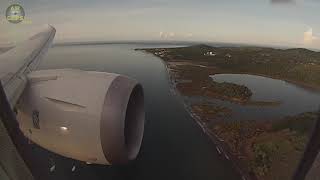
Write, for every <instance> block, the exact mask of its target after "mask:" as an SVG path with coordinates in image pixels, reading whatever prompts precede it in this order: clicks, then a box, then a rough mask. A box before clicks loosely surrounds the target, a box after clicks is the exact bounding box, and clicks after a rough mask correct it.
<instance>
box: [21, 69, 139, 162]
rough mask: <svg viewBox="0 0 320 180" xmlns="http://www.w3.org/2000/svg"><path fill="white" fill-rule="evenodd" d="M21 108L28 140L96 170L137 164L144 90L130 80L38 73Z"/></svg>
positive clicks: (99, 74)
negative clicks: (111, 165) (108, 166)
mask: <svg viewBox="0 0 320 180" xmlns="http://www.w3.org/2000/svg"><path fill="white" fill-rule="evenodd" d="M27 78H28V84H27V87H26V89H25V90H24V93H23V94H22V97H21V98H20V101H19V104H18V106H17V109H18V114H17V119H18V122H19V126H20V129H21V130H22V132H23V133H24V135H25V136H26V137H27V138H29V139H30V140H31V141H33V142H34V143H36V144H38V145H40V146H41V147H43V148H45V149H48V150H49V151H52V152H55V153H57V154H60V155H62V156H65V157H69V158H73V159H77V160H80V161H84V162H88V163H94V164H108V165H109V164H126V163H128V162H129V161H130V160H133V159H135V158H136V156H137V154H138V153H139V149H140V146H141V142H142V137H143V131H144V119H145V112H144V95H143V88H142V86H141V85H140V84H139V83H138V82H137V81H136V80H134V79H131V78H129V77H126V76H122V75H118V74H112V73H105V72H93V71H81V70H73V69H56V70H40V71H33V72H31V73H29V74H28V77H27Z"/></svg>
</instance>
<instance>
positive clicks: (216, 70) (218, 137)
mask: <svg viewBox="0 0 320 180" xmlns="http://www.w3.org/2000/svg"><path fill="white" fill-rule="evenodd" d="M141 51H142V52H144V53H151V54H152V55H154V56H156V57H158V58H160V60H161V62H162V63H163V65H164V66H165V68H166V73H167V74H168V80H169V81H170V82H168V83H169V84H170V87H169V88H170V91H171V92H172V93H173V94H174V95H177V96H176V97H177V98H178V100H179V101H181V102H182V105H183V106H184V109H185V110H186V111H187V112H188V114H189V115H190V116H191V118H192V119H193V121H195V122H196V123H197V124H198V126H200V128H201V129H202V131H203V132H204V133H205V134H206V135H207V136H208V137H209V138H210V140H211V142H212V143H214V145H215V148H216V150H217V152H218V153H219V156H220V155H221V156H224V158H225V159H226V160H228V161H231V162H230V163H231V164H232V166H233V168H234V170H236V172H237V173H239V175H240V176H241V178H242V179H253V180H256V179H258V178H259V179H260V177H262V176H264V175H265V173H266V172H265V171H264V169H262V170H263V172H262V173H263V175H261V174H260V175H259V172H260V171H261V168H265V163H263V162H262V163H261V162H256V158H257V157H254V155H255V154H253V153H254V152H255V151H254V149H253V148H254V147H251V145H250V147H249V146H247V145H248V144H247V143H246V142H245V141H241V142H240V141H237V142H233V140H231V141H230V138H237V137H233V136H236V135H237V133H238V131H237V127H238V126H230V127H228V126H226V127H225V128H227V130H228V128H229V129H230V128H231V130H235V132H233V131H232V132H233V134H232V133H231V134H230V132H229V131H224V130H226V129H224V130H223V127H222V129H221V127H220V126H219V125H218V124H217V125H218V127H217V128H218V129H215V128H211V126H212V125H213V124H212V123H211V122H207V121H206V118H207V117H206V115H204V117H203V116H202V112H203V111H206V110H204V109H202V110H201V109H200V112H198V110H197V108H196V109H193V105H192V104H190V102H188V100H187V99H185V97H188V94H185V93H184V92H185V90H188V88H189V90H190V93H191V94H189V95H191V96H192V93H197V92H194V91H199V87H198V86H197V85H198V84H195V86H196V87H197V88H198V90H197V89H196V90H195V88H192V86H190V85H189V86H186V88H187V89H185V88H182V89H181V85H180V83H188V82H187V81H188V80H186V81H184V79H183V78H187V79H188V78H190V77H189V76H188V74H187V75H185V74H186V73H198V76H199V77H202V78H205V76H206V74H209V77H210V74H212V75H215V74H249V75H256V76H261V77H266V78H272V79H274V80H279V81H282V83H286V84H287V83H288V84H292V85H293V86H295V87H296V88H300V89H305V90H306V91H310V92H319V91H318V90H320V85H317V84H314V83H311V84H308V83H307V82H302V81H301V80H299V78H298V80H290V79H286V78H284V77H282V76H281V75H278V74H272V73H271V74H270V75H265V74H261V73H250V72H248V71H239V70H238V71H230V70H226V69H222V68H220V66H215V64H214V65H213V66H209V64H208V65H202V63H197V61H196V59H195V60H178V59H176V58H174V57H175V56H174V55H173V56H171V54H170V55H169V54H168V55H167V54H166V53H167V52H165V51H166V50H161V49H160V53H159V52H157V49H156V50H154V51H152V50H150V51H148V50H144V49H141ZM190 61H191V62H190ZM177 65H190V66H199V67H208V68H207V70H206V72H203V73H201V71H202V70H203V69H192V68H188V67H187V68H186V70H181V69H179V68H177V67H176V66H177ZM180 70H181V71H182V75H181V74H180ZM240 70H241V69H240ZM199 72H200V73H199ZM183 73H184V74H183ZM180 76H181V77H180ZM284 76H285V75H284ZM191 78H192V77H191ZM180 80H181V82H180ZM195 80H196V81H197V80H198V79H197V78H195ZM200 82H202V81H201V79H200ZM200 86H201V84H200ZM200 88H201V87H200ZM232 88H233V87H232ZM218 90H220V89H218ZM217 92H220V91H217ZM209 95H212V94H209ZM214 98H217V99H223V100H226V101H230V102H233V103H237V104H241V105H242V106H278V105H280V104H281V103H282V102H281V101H270V102H269V101H267V102H264V101H261V102H260V101H247V102H239V100H238V99H235V100H234V99H232V98H229V97H228V98H225V97H224V96H222V97H219V94H218V95H217V97H214ZM209 112H211V111H208V113H209ZM207 115H208V116H209V115H210V114H207ZM297 117H302V118H307V119H308V120H310V118H312V117H311V116H310V115H308V114H305V113H303V114H299V115H296V116H292V117H288V118H289V120H288V122H287V124H286V122H285V124H283V123H282V125H285V127H287V126H288V127H294V125H295V121H296V119H295V118H297ZM311 120H312V119H311ZM308 122H310V121H307V122H306V123H305V124H306V125H307V126H308ZM210 123H211V124H210ZM222 125H223V124H222ZM278 126H279V127H280V129H278V131H275V132H276V133H278V135H281V136H280V137H279V138H276V140H277V141H276V142H277V143H278V144H279V143H280V142H288V138H289V139H290V138H295V139H297V140H300V139H299V138H301V137H291V136H292V134H287V133H288V132H289V131H288V132H285V131H284V129H281V123H280V125H279V123H278ZM257 127H258V126H257ZM279 127H278V128H279ZM232 128H235V129H232ZM247 128H249V130H253V131H250V132H248V134H246V135H247V136H248V137H249V138H256V137H260V138H261V136H260V135H261V134H260V135H259V134H258V136H257V134H256V133H259V132H263V131H264V130H265V131H266V132H268V133H267V135H265V137H268V138H274V134H275V132H273V131H272V130H271V129H270V128H271V126H270V124H266V126H263V127H258V129H256V127H253V126H252V127H251V126H250V125H248V127H247ZM250 128H253V129H250ZM259 128H262V129H264V128H267V129H264V130H261V129H259ZM268 128H269V130H268ZM282 131H283V132H282ZM298 131H301V129H299V128H297V129H293V130H292V132H293V133H295V132H298ZM290 132H291V131H290ZM234 133H236V134H234ZM252 133H253V134H252ZM262 137H264V136H262ZM286 138H287V139H286ZM299 142H300V141H299ZM233 143H236V144H233ZM237 143H241V144H240V145H241V148H242V149H238V148H237V146H238V145H239V144H237ZM266 143H268V141H267V140H266V139H265V141H261V142H260V144H259V143H258V144H257V146H256V147H255V148H258V150H257V151H259V152H260V151H262V152H263V153H269V152H268V151H269V150H272V149H270V148H271V147H270V148H269V149H266V150H264V149H261V148H262V147H264V146H265V145H266ZM291 144H292V145H294V146H297V147H300V144H297V143H294V142H291ZM279 147H281V148H280V149H281V151H282V152H285V150H286V147H285V146H282V145H281V144H279ZM243 148H244V149H243ZM259 148H260V149H259ZM267 148H268V147H267ZM235 151H237V152H235ZM238 151H239V153H238ZM240 151H241V153H240ZM265 151H266V152H265ZM291 152H292V153H290V154H291V155H292V154H294V152H296V151H295V149H292V151H291ZM247 153H249V154H247ZM247 158H249V159H247ZM266 158H267V159H268V158H273V156H270V157H269V155H268V156H267V157H266ZM278 158H279V157H278ZM247 160H248V161H247ZM253 160H254V162H255V163H256V164H255V165H254V166H253V167H251V165H249V164H247V163H248V162H252V161H253ZM295 160H296V159H293V160H292V161H295ZM289 162H291V160H290V161H288V163H289ZM292 167H293V166H290V170H292V169H293V168H292ZM259 168H260V169H259ZM283 170H284V169H283ZM257 171H258V172H257ZM282 172H283V171H282ZM256 173H258V174H256ZM278 174H283V173H281V172H278ZM284 174H286V173H284ZM269 175H270V174H269ZM286 175H288V174H286Z"/></svg>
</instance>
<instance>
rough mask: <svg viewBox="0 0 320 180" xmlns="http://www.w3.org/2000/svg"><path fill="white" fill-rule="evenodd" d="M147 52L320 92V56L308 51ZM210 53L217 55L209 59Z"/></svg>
mask: <svg viewBox="0 0 320 180" xmlns="http://www.w3.org/2000/svg"><path fill="white" fill-rule="evenodd" d="M147 51H148V52H151V53H157V54H158V53H160V54H158V55H159V56H161V57H162V58H163V57H165V58H163V59H164V60H166V61H172V60H184V61H191V62H193V63H200V64H206V65H208V66H215V67H217V68H219V69H220V70H221V71H224V72H226V73H228V72H232V73H247V74H259V75H264V76H270V77H273V78H278V79H284V80H288V81H293V82H296V83H301V84H303V85H307V86H311V87H316V88H320V52H315V51H311V50H307V49H302V48H295V49H286V50H283V49H274V48H263V47H211V46H207V45H196V46H190V47H179V48H168V49H147ZM207 52H212V53H214V54H215V55H214V56H206V55H205V53H207Z"/></svg>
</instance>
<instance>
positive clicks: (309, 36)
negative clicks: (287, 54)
mask: <svg viewBox="0 0 320 180" xmlns="http://www.w3.org/2000/svg"><path fill="white" fill-rule="evenodd" d="M317 39H318V37H317V36H314V35H313V31H312V28H309V29H308V30H307V31H305V32H304V33H303V43H304V44H312V42H313V41H314V40H317Z"/></svg>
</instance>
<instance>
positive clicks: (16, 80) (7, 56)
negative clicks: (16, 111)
mask: <svg viewBox="0 0 320 180" xmlns="http://www.w3.org/2000/svg"><path fill="white" fill-rule="evenodd" d="M55 33H56V30H55V28H54V27H52V26H50V25H49V26H48V27H46V28H45V29H44V30H42V31H41V32H39V33H37V34H35V35H34V36H32V37H31V38H29V39H28V40H26V41H24V42H21V43H20V44H17V45H16V46H15V47H14V48H12V49H10V50H9V51H7V52H5V53H3V54H1V55H0V80H1V83H2V86H3V88H4V91H5V93H6V96H7V99H8V101H9V102H10V105H11V107H13V106H14V105H15V104H16V103H17V101H18V99H19V97H20V95H21V94H22V92H23V90H24V88H25V86H26V83H27V78H26V75H27V74H28V73H29V72H31V71H33V70H34V69H35V68H36V67H37V66H38V64H39V62H40V60H41V58H42V56H43V55H44V54H45V53H46V52H47V50H48V49H49V47H50V45H51V43H52V40H53V38H54V36H55Z"/></svg>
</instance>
